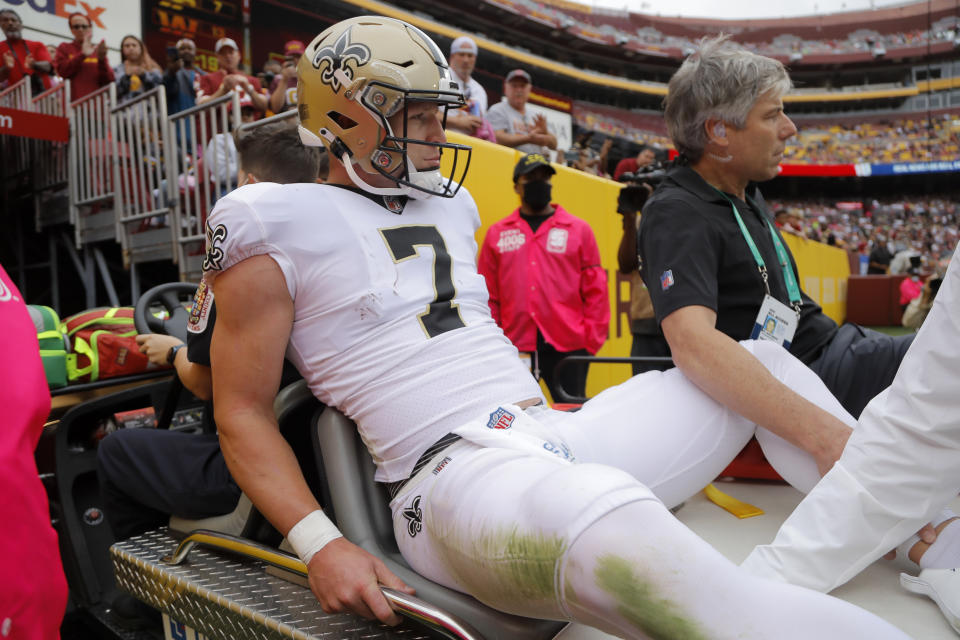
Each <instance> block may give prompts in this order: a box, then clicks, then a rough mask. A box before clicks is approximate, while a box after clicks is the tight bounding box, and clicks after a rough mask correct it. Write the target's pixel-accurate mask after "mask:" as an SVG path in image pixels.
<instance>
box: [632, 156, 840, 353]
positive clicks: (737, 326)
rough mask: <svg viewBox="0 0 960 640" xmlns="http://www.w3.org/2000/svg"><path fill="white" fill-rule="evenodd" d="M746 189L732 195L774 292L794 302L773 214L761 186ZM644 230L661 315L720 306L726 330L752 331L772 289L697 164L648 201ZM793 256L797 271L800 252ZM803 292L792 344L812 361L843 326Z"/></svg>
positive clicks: (648, 275) (674, 174) (644, 251)
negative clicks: (776, 243)
mask: <svg viewBox="0 0 960 640" xmlns="http://www.w3.org/2000/svg"><path fill="white" fill-rule="evenodd" d="M746 192H747V202H744V201H743V200H741V199H740V198H738V197H736V196H733V195H730V194H727V196H728V197H729V198H730V200H732V201H733V202H734V203H735V204H736V206H737V210H738V211H739V212H740V217H741V218H743V222H744V224H745V225H746V227H747V230H748V231H749V232H750V235H751V236H752V237H753V241H754V243H755V244H756V245H757V248H758V250H759V251H760V255H761V256H762V257H763V261H764V263H765V264H766V266H767V272H768V274H769V286H770V295H772V296H773V297H774V298H776V299H777V300H779V301H781V302H783V303H784V304H787V305H789V304H790V296H789V295H788V294H787V286H786V283H785V281H784V278H783V269H782V268H781V266H780V261H779V259H778V258H777V252H776V248H775V247H774V244H773V240H772V238H771V237H770V231H769V229H768V227H767V223H765V222H764V218H765V219H766V220H767V221H769V222H770V223H772V221H773V217H772V216H771V215H770V213H769V211H768V210H767V207H766V203H765V202H764V201H763V196H761V195H760V191H759V189H757V187H756V185H752V184H751V185H750V186H748V187H747V190H746ZM637 233H638V236H637V248H638V252H639V254H640V265H641V271H640V272H641V275H642V276H643V280H644V282H645V283H646V285H647V289H648V290H649V291H650V298H651V300H652V301H653V308H654V313H655V314H656V317H657V322H662V321H663V319H664V318H665V317H667V316H668V315H670V314H671V313H673V312H674V311H676V310H677V309H681V308H683V307H687V306H693V305H697V306H703V307H708V308H710V309H713V310H714V311H716V313H717V329H718V330H719V331H721V332H723V333H725V334H726V335H728V336H730V337H731V338H733V339H734V340H745V339H747V338H749V337H750V332H751V330H752V329H753V325H754V322H755V321H756V318H757V314H758V313H759V312H760V305H761V304H762V303H763V296H764V294H765V293H766V290H765V289H764V286H763V279H762V278H761V276H760V273H759V271H758V270H757V263H756V261H755V260H754V258H753V254H752V253H751V251H750V247H749V246H748V245H747V241H746V240H745V239H744V237H743V234H742V233H741V231H740V227H739V225H738V224H737V221H736V218H735V217H734V215H733V209H732V208H731V206H730V202H729V201H728V200H727V199H726V198H724V196H723V195H721V193H720V192H719V191H717V190H716V189H714V188H713V187H712V186H710V185H709V184H708V183H707V182H706V181H705V180H704V179H703V178H701V177H700V175H699V174H698V173H697V172H696V171H694V170H693V169H691V168H689V167H685V166H680V167H674V168H673V169H670V170H669V172H668V175H667V177H666V178H665V179H664V181H663V182H662V183H661V184H660V186H659V187H657V190H656V191H655V192H654V193H653V195H651V196H650V199H649V200H647V203H646V205H645V206H644V207H643V216H642V218H641V222H640V228H639V230H638V232H637ZM777 233H778V234H779V232H777ZM787 252H788V254H789V253H790V249H789V248H787ZM790 263H791V268H792V269H793V271H794V273H796V272H797V265H796V262H795V261H794V259H793V255H792V254H790ZM797 281H798V282H799V277H798V278H797ZM801 298H802V305H801V309H800V323H799V325H798V327H797V332H796V334H795V335H794V338H793V342H792V343H791V345H790V351H791V353H793V355H795V356H797V357H798V358H800V359H801V360H803V361H804V362H806V363H810V362H812V361H813V360H814V359H815V357H816V356H817V355H818V354H819V352H820V350H821V349H822V347H823V346H824V345H825V344H826V343H827V342H829V341H830V340H831V339H832V338H833V335H834V333H836V331H837V325H836V323H835V322H834V321H833V320H831V319H830V318H829V317H828V316H826V315H825V314H824V313H823V310H822V309H821V308H820V306H819V305H818V304H817V303H815V302H814V301H813V300H811V299H810V297H809V296H807V294H805V293H803V292H802V291H801Z"/></svg>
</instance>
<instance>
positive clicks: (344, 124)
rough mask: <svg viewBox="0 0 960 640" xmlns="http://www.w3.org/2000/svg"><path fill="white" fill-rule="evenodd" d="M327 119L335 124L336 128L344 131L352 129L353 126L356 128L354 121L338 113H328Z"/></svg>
mask: <svg viewBox="0 0 960 640" xmlns="http://www.w3.org/2000/svg"><path fill="white" fill-rule="evenodd" d="M327 117H328V118H330V119H331V120H333V121H334V122H336V123H337V126H338V127H340V128H341V129H343V130H344V131H346V130H348V129H353V128H354V127H355V126H357V121H356V120H354V119H353V118H351V117H350V116H346V115H344V114H342V113H340V112H339V111H328V112H327Z"/></svg>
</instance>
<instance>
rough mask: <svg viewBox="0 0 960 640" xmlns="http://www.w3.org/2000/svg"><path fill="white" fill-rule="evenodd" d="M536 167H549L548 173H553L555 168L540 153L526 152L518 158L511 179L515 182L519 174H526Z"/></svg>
mask: <svg viewBox="0 0 960 640" xmlns="http://www.w3.org/2000/svg"><path fill="white" fill-rule="evenodd" d="M537 167H546V168H548V169H550V175H554V174H555V173H556V172H557V170H556V169H554V168H553V167H552V166H550V161H549V160H547V158H546V156H544V155H543V154H542V153H528V154H527V155H525V156H523V157H522V158H520V162H518V163H517V166H515V167H514V168H513V181H514V182H516V181H517V178H519V177H520V176H524V175H527V174H528V173H530V172H531V171H533V170H534V169H536V168H537Z"/></svg>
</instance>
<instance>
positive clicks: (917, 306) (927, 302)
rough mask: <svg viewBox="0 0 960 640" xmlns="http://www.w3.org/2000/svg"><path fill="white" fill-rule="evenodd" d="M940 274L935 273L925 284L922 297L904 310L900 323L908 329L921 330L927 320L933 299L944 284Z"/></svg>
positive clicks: (917, 298)
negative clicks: (941, 284)
mask: <svg viewBox="0 0 960 640" xmlns="http://www.w3.org/2000/svg"><path fill="white" fill-rule="evenodd" d="M942 280H943V279H942V278H941V277H940V274H938V273H934V274H933V275H931V276H930V277H929V278H927V281H926V282H925V283H924V284H923V289H922V290H921V291H920V295H919V296H917V297H916V298H914V299H913V300H911V301H910V304H908V305H907V308H906V309H904V310H903V318H902V319H901V320H900V323H901V324H902V325H903V326H905V327H907V328H908V329H913V330H914V331H919V330H920V325H922V324H923V321H924V320H926V319H927V314H928V313H930V308H931V307H932V306H933V299H934V298H936V297H937V291H939V290H940V283H941V282H942Z"/></svg>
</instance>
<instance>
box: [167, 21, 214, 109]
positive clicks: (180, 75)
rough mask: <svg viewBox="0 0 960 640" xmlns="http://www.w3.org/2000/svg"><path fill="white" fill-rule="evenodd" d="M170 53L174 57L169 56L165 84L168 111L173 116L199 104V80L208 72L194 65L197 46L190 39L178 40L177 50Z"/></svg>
mask: <svg viewBox="0 0 960 640" xmlns="http://www.w3.org/2000/svg"><path fill="white" fill-rule="evenodd" d="M170 53H171V54H172V55H168V56H167V69H166V71H165V72H164V74H163V84H164V86H165V87H166V90H167V111H168V112H169V113H171V114H173V113H179V112H181V111H184V110H186V109H189V108H190V107H192V106H194V105H195V104H196V103H197V88H196V85H197V82H198V80H197V78H199V77H201V76H204V75H206V72H205V71H203V69H200V68H199V67H197V66H196V65H194V61H195V60H196V57H197V45H196V43H195V42H194V41H193V40H191V39H190V38H182V39H180V40H178V41H177V46H176V49H174V50H173V51H172V52H170Z"/></svg>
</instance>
